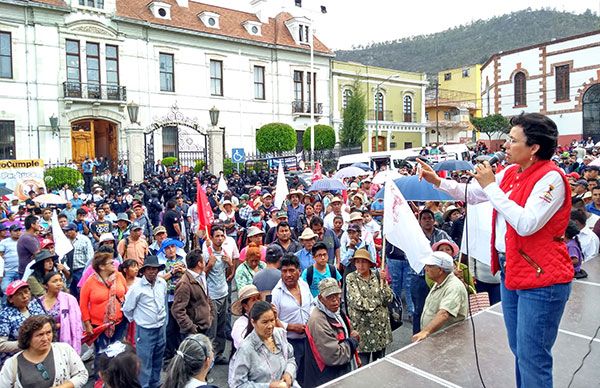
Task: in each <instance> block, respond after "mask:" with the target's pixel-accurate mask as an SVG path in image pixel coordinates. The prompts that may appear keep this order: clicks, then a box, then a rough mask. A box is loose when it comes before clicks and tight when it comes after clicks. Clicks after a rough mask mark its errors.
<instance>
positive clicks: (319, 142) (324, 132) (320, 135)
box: [302, 124, 335, 151]
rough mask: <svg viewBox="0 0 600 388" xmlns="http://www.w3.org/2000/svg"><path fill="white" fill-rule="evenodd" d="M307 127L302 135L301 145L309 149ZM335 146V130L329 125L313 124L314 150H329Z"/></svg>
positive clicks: (308, 131)
mask: <svg viewBox="0 0 600 388" xmlns="http://www.w3.org/2000/svg"><path fill="white" fill-rule="evenodd" d="M310 129H311V127H308V128H307V129H306V131H304V135H302V145H303V146H304V149H305V150H308V151H310V132H311V130H310ZM333 147H335V131H334V130H333V128H332V127H330V126H329V125H322V124H319V125H315V150H331V149H333Z"/></svg>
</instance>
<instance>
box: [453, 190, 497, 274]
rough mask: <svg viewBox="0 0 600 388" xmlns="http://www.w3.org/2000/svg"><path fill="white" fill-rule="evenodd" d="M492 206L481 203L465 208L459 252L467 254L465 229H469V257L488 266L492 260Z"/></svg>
mask: <svg viewBox="0 0 600 388" xmlns="http://www.w3.org/2000/svg"><path fill="white" fill-rule="evenodd" d="M492 210H493V207H492V204H491V203H490V201H486V202H481V203H478V204H477V205H469V206H468V207H467V219H466V222H465V227H464V228H463V235H462V242H461V243H460V251H461V252H462V253H464V254H465V255H466V254H467V229H466V226H468V227H469V256H471V257H473V258H474V259H476V260H477V261H480V262H482V263H484V264H487V265H490V263H491V261H492V258H491V255H492V249H491V245H490V244H491V241H492Z"/></svg>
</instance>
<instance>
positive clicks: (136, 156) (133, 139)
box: [125, 124, 146, 184]
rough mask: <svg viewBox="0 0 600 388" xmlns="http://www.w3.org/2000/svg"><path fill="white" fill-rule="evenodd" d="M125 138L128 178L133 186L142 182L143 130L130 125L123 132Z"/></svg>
mask: <svg viewBox="0 0 600 388" xmlns="http://www.w3.org/2000/svg"><path fill="white" fill-rule="evenodd" d="M125 133H126V136H127V154H128V156H129V158H128V159H129V177H130V179H131V181H132V182H133V183H134V184H137V183H142V182H143V181H144V159H145V149H146V144H145V142H144V130H143V129H142V127H140V126H139V125H137V124H132V125H131V126H129V127H127V129H126V130H125Z"/></svg>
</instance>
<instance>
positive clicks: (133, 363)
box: [97, 345, 141, 388]
mask: <svg viewBox="0 0 600 388" xmlns="http://www.w3.org/2000/svg"><path fill="white" fill-rule="evenodd" d="M126 346H127V347H126V349H125V350H124V351H123V352H122V353H119V354H118V355H116V356H115V357H108V356H107V355H106V353H100V354H98V356H97V357H98V374H100V375H101V376H102V380H104V382H105V383H106V385H107V386H108V387H110V388H125V387H127V388H129V387H131V388H141V385H140V383H139V373H140V370H139V367H138V365H139V364H140V359H139V358H138V356H137V355H136V354H135V350H134V349H133V347H131V346H130V345H126Z"/></svg>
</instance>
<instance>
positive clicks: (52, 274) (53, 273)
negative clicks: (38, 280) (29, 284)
mask: <svg viewBox="0 0 600 388" xmlns="http://www.w3.org/2000/svg"><path fill="white" fill-rule="evenodd" d="M56 275H60V273H59V272H56V271H50V272H48V273H47V274H45V275H44V279H42V284H43V285H46V284H48V282H49V281H50V279H52V278H53V277H55V276H56Z"/></svg>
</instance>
